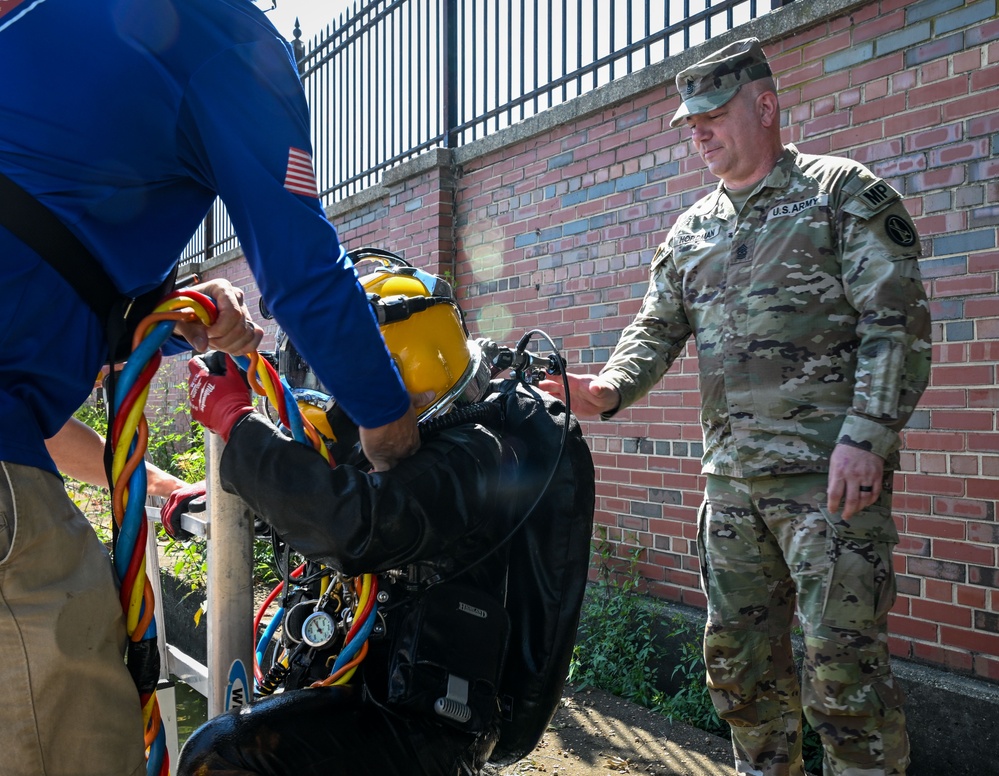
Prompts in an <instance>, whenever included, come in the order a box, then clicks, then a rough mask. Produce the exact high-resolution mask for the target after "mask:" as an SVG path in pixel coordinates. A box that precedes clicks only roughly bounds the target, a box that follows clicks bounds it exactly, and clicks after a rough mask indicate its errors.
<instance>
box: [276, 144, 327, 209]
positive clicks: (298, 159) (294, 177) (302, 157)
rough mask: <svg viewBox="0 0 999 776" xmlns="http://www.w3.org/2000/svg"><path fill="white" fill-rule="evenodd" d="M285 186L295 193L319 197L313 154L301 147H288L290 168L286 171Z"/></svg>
mask: <svg viewBox="0 0 999 776" xmlns="http://www.w3.org/2000/svg"><path fill="white" fill-rule="evenodd" d="M284 187H285V188H286V189H288V191H290V192H292V193H293V194H301V195H302V196H303V197H312V198H314V199H319V191H318V190H317V189H316V175H315V173H314V172H313V171H312V156H311V154H309V152H308V151H303V150H302V149H301V148H289V149H288V169H287V170H285V173H284Z"/></svg>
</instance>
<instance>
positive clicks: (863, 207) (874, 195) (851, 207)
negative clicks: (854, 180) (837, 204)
mask: <svg viewBox="0 0 999 776" xmlns="http://www.w3.org/2000/svg"><path fill="white" fill-rule="evenodd" d="M901 198H902V195H901V194H899V193H898V192H897V191H895V189H894V188H893V187H892V186H891V184H889V183H888V182H886V181H883V180H881V179H880V178H878V179H876V180H874V181H873V182H872V183H870V184H868V185H867V186H866V187H865V188H864V189H861V191H860V192H859V193H857V194H854V195H853V196H852V197H850V199H849V200H847V202H846V204H845V205H844V206H843V209H844V210H846V211H847V212H848V213H852V214H853V215H855V216H857V217H858V218H863V219H867V218H870V217H871V216H875V215H877V214H878V213H880V212H881V211H882V210H884V209H885V208H886V207H888V206H889V205H891V204H892V203H893V202H897V201H898V200H899V199H901Z"/></svg>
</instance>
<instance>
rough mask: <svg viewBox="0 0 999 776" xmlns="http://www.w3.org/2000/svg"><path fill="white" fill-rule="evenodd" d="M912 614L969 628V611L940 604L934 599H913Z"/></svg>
mask: <svg viewBox="0 0 999 776" xmlns="http://www.w3.org/2000/svg"><path fill="white" fill-rule="evenodd" d="M912 616H913V617H915V618H917V619H920V620H929V621H930V622H936V623H941V624H943V623H946V624H947V625H956V626H958V627H964V628H970V627H971V624H972V619H971V611H970V610H969V609H965V608H964V607H960V606H954V605H951V604H942V603H938V602H936V601H924V600H920V599H918V598H917V599H913V601H912Z"/></svg>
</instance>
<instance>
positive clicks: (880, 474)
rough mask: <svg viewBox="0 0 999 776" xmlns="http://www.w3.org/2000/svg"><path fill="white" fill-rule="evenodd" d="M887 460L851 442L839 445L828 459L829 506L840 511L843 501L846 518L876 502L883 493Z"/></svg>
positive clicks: (834, 510) (843, 517)
mask: <svg viewBox="0 0 999 776" xmlns="http://www.w3.org/2000/svg"><path fill="white" fill-rule="evenodd" d="M884 469H885V462H884V459H883V458H882V457H881V456H879V455H875V454H874V453H871V452H868V451H867V450H861V449H860V448H859V447H851V446H850V445H836V449H834V450H833V454H832V456H831V457H830V458H829V484H828V486H827V489H826V499H827V507H828V509H829V511H830V512H833V513H835V512H838V511H839V507H840V502H842V504H843V514H842V515H840V517H841V518H842V519H843V520H849V519H850V518H851V517H853V516H854V515H855V514H857V512H859V511H860V510H862V509H866V508H867V507H869V506H870V505H871V504H873V503H875V502H876V501H877V500H878V498H880V496H881V482H882V480H883V479H884Z"/></svg>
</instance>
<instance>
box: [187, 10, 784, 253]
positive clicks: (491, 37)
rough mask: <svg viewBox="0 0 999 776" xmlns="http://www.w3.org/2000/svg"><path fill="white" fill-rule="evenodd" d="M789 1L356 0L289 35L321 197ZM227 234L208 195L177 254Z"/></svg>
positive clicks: (218, 243) (221, 245)
mask: <svg viewBox="0 0 999 776" xmlns="http://www.w3.org/2000/svg"><path fill="white" fill-rule="evenodd" d="M790 1H791V0H659V1H658V2H650V1H649V0H586V2H584V0H358V2H357V3H356V4H355V6H354V9H353V11H352V12H345V13H344V14H342V15H341V16H340V18H339V20H338V22H337V23H336V24H335V25H332V26H331V27H329V28H327V31H328V34H326V35H321V36H316V37H315V38H314V39H313V40H312V42H311V44H310V45H309V46H308V47H306V45H305V44H304V43H303V42H302V41H301V40H300V37H301V36H300V32H299V31H298V30H297V29H296V31H295V41H294V44H293V45H294V47H295V50H296V56H297V58H298V61H299V71H300V73H301V76H302V84H303V86H304V88H305V92H306V97H307V100H308V103H309V108H310V111H311V117H312V141H313V145H314V155H313V156H314V163H315V168H316V180H317V182H318V185H319V192H320V197H321V199H322V202H323V204H324V205H329V204H331V203H332V202H335V201H337V200H340V199H342V198H344V197H347V196H350V195H352V194H355V193H357V192H358V191H361V190H363V189H365V188H367V187H369V186H372V185H374V184H376V183H378V181H379V180H380V178H381V175H382V173H383V172H384V171H385V170H387V169H389V168H390V167H393V166H395V165H398V164H400V163H402V162H404V161H406V160H408V159H411V158H413V157H415V156H418V155H419V154H420V153H422V152H423V151H425V150H427V149H429V148H435V147H436V148H454V147H457V146H460V145H464V144H467V143H470V142H472V141H474V140H477V139H480V138H482V137H485V136H487V135H489V134H491V133H494V132H497V131H499V130H501V129H504V128H505V127H508V126H511V125H512V124H515V123H517V122H520V121H523V120H524V119H526V118H529V117H531V116H534V115H536V114H538V113H541V112H543V111H545V110H548V109H549V108H552V107H554V106H556V105H559V104H562V103H564V102H567V101H569V100H572V99H574V98H576V97H578V96H580V95H583V94H586V93H588V92H590V91H592V90H593V89H595V88H597V87H599V86H602V85H604V84H607V83H610V82H611V81H613V80H614V79H616V78H619V77H621V76H623V75H626V74H628V73H633V72H636V71H638V70H641V69H642V68H644V67H647V66H648V65H650V64H654V63H656V62H660V61H663V60H665V59H667V58H668V57H670V56H672V55H674V54H677V53H679V52H681V51H684V50H685V49H687V48H689V47H691V46H694V45H697V44H698V43H701V42H703V41H705V40H708V39H710V38H712V37H715V36H717V35H719V34H721V33H723V32H726V31H728V30H731V29H733V28H735V27H738V26H740V25H742V24H744V23H746V22H748V21H750V20H752V19H755V18H757V17H758V16H760V15H762V14H764V13H766V12H769V11H770V10H772V9H773V8H776V7H779V6H781V5H786V4H788V3H789V2H790ZM235 246H236V240H235V235H234V233H233V231H232V225H231V223H230V222H229V220H228V218H227V217H226V216H225V213H224V209H223V208H221V206H219V205H218V204H217V203H216V206H215V207H214V208H213V209H212V213H211V214H209V218H208V219H206V222H205V224H203V225H202V227H201V228H200V229H199V231H198V233H197V234H196V235H195V237H194V239H193V240H192V241H191V244H190V245H189V246H188V248H187V249H186V250H185V252H184V255H183V259H182V261H183V262H189V261H195V260H203V259H206V258H210V257H211V256H213V255H215V254H216V253H220V252H223V251H225V250H228V249H229V248H233V247H235Z"/></svg>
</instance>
